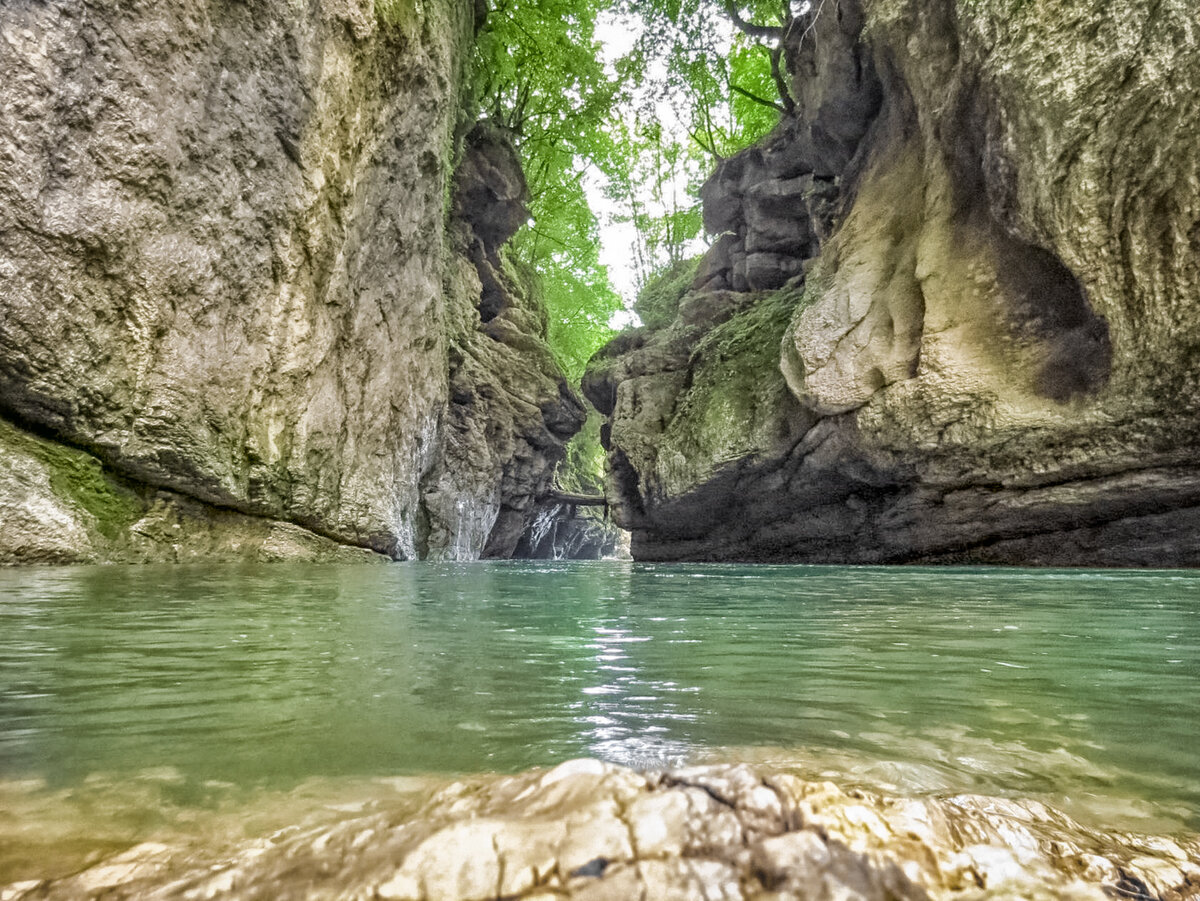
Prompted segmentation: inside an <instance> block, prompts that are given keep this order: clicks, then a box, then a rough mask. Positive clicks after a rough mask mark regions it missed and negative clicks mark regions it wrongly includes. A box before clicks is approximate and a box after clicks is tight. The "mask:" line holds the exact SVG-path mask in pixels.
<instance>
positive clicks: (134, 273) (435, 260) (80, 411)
mask: <svg viewBox="0 0 1200 901" xmlns="http://www.w3.org/2000/svg"><path fill="white" fill-rule="evenodd" d="M474 16H475V8H474V4H472V3H471V2H469V0H432V2H427V3H422V4H417V5H413V4H410V3H392V2H380V3H378V4H376V3H373V2H371V0H321V2H317V3H312V4H301V5H299V6H297V4H295V3H291V2H285V0H270V2H257V3H251V4H243V3H226V2H213V3H193V2H183V0H178V2H174V0H173V2H166V3H159V2H154V3H151V2H132V3H130V2H123V0H122V2H115V0H111V2H110V0H97V2H89V3H86V4H80V3H75V2H51V3H33V2H17V3H8V4H5V5H4V7H3V10H2V11H0V69H2V70H3V71H4V73H5V77H4V79H3V82H2V83H0V109H2V110H3V114H2V115H0V415H3V416H5V417H6V418H8V419H9V420H11V421H12V422H14V423H15V424H16V425H17V426H20V427H21V428H22V429H25V430H28V431H32V432H35V433H36V434H37V435H38V436H41V437H44V438H48V439H50V440H52V441H55V442H59V443H62V444H64V445H66V446H68V447H75V448H80V449H83V450H86V451H87V452H89V453H90V454H92V455H93V456H94V457H95V458H96V459H98V460H99V461H100V462H101V463H102V464H103V466H104V467H105V468H106V471H107V472H108V473H109V474H110V475H111V476H113V477H114V478H117V479H123V480H125V481H127V482H128V483H129V484H130V485H131V486H133V487H134V488H135V489H138V490H140V488H138V486H140V487H141V488H146V489H150V490H162V491H165V492H168V493H169V494H171V495H172V496H178V497H180V498H182V499H184V500H185V501H187V503H186V504H184V505H183V506H182V507H180V508H179V509H180V510H184V511H185V512H184V513H182V514H181V515H183V516H184V517H185V518H187V517H190V516H192V515H193V514H195V515H196V516H198V517H199V521H198V522H197V523H196V526H197V528H198V529H200V530H201V531H204V530H211V529H216V531H217V532H221V531H223V526H222V525H221V522H223V521H224V520H223V517H224V514H220V513H218V512H217V511H218V510H219V509H226V510H229V511H235V512H236V513H238V514H241V515H244V516H248V517H252V518H257V519H261V520H263V526H262V527H263V528H267V529H273V528H276V525H270V524H272V523H274V524H277V525H278V524H290V525H289V526H288V527H289V528H291V529H297V528H300V527H302V528H303V529H305V530H307V531H308V533H315V534H309V538H311V539H313V540H316V538H317V536H318V535H320V536H325V537H326V538H328V539H332V540H333V541H335V542H338V543H341V544H346V545H356V546H359V547H362V548H369V549H371V550H374V551H377V552H379V553H382V554H386V555H389V556H392V557H402V558H411V557H415V556H418V555H422V554H430V555H439V554H440V555H447V554H448V555H452V556H458V557H464V558H469V557H476V556H479V554H480V553H482V552H483V550H484V548H485V546H486V544H487V542H488V541H489V539H490V536H491V532H492V530H493V526H494V525H495V524H496V522H497V519H498V517H499V515H500V511H501V510H502V509H505V508H511V509H514V510H515V511H516V513H515V514H514V515H513V516H510V517H509V518H508V520H506V521H505V522H504V523H503V531H504V532H505V535H504V536H503V537H502V539H498V540H497V542H496V544H497V546H498V547H499V552H500V553H503V552H504V550H505V549H506V548H510V547H511V546H512V545H514V544H515V543H516V538H510V537H509V536H508V534H507V533H509V532H511V531H514V530H517V531H519V527H520V524H518V523H516V522H514V520H516V519H520V516H521V515H522V514H523V512H524V511H525V509H526V508H528V507H529V506H530V503H531V502H530V501H529V500H528V496H530V495H533V494H536V493H537V491H538V490H539V486H540V485H541V483H542V482H544V481H545V480H546V479H547V478H548V470H549V468H551V467H552V465H553V462H554V460H556V459H557V458H558V457H560V456H561V453H562V443H563V441H562V437H561V436H562V434H564V433H566V432H569V431H570V429H571V424H572V423H573V422H574V421H575V419H576V418H578V416H577V413H576V410H577V408H578V401H576V400H575V399H574V398H573V397H572V396H571V395H570V392H569V391H567V390H565V388H563V387H562V376H561V373H560V372H559V371H558V368H557V367H556V366H555V365H554V362H553V360H552V359H550V356H549V354H548V352H547V350H546V348H545V344H544V340H543V339H544V323H541V322H539V321H538V319H537V317H536V316H533V317H532V318H530V317H526V318H525V319H523V320H521V321H514V322H510V323H509V327H508V330H507V331H506V332H505V333H504V335H502V336H499V337H497V336H496V335H493V334H491V333H487V334H485V333H483V332H482V331H481V328H482V326H483V323H482V320H483V319H485V318H491V317H492V316H494V315H495V310H494V309H493V307H495V306H497V305H498V304H499V305H502V302H500V301H497V300H496V298H495V296H494V295H495V291H494V290H492V286H490V285H485V284H482V283H481V281H480V276H479V274H478V273H477V267H476V266H475V265H473V263H472V261H471V260H470V259H468V258H467V256H466V255H467V254H468V251H469V247H468V239H467V238H466V237H463V234H462V233H463V232H464V231H469V230H470V229H471V228H472V227H473V224H474V225H475V226H477V227H479V228H484V226H482V225H479V223H483V222H486V221H487V220H488V218H489V216H491V217H492V218H493V219H494V218H496V217H497V216H499V217H500V218H503V217H504V216H505V215H507V216H508V217H509V218H510V219H511V217H512V215H513V213H512V210H511V209H507V208H506V207H505V203H506V202H507V201H508V200H510V199H511V198H509V197H508V193H511V191H510V189H512V188H513V187H514V185H515V187H516V189H518V190H523V188H524V182H523V180H522V179H520V178H519V169H518V173H517V176H518V178H517V180H516V182H513V181H512V180H511V177H510V180H509V182H503V177H504V173H503V172H499V170H496V169H494V168H492V169H487V168H484V169H482V170H481V169H480V168H479V167H473V166H471V165H466V164H464V170H463V177H462V179H461V180H460V181H461V182H463V183H464V184H466V185H467V187H466V188H463V189H462V190H464V191H465V195H464V196H466V198H467V200H466V203H465V205H463V204H460V205H459V207H457V208H456V210H455V212H456V213H457V216H456V217H454V216H452V215H451V213H452V210H451V209H450V206H451V204H450V200H451V197H452V196H453V187H452V182H453V176H454V169H455V166H456V161H457V159H458V158H459V157H460V156H461V155H462V136H463V134H464V133H465V132H466V131H467V129H468V128H469V125H470V123H469V122H466V121H463V119H464V116H465V115H466V114H465V113H464V112H463V104H462V102H461V94H462V90H463V81H464V77H463V70H464V66H465V64H466V62H467V60H468V59H469V57H470V45H471V41H472V29H473V26H474ZM509 152H510V154H511V150H510V151H509ZM468 162H469V161H468ZM498 172H499V175H500V177H501V183H498V184H496V185H490V186H489V185H488V184H486V182H487V179H488V178H489V177H490V176H492V175H494V174H497V173H498ZM518 200H519V198H518ZM488 204H493V205H494V206H495V208H496V210H495V211H493V212H490V213H489V212H488V211H486V210H484V209H482V207H484V206H486V205H488ZM448 223H450V226H449V227H448V225H447V224H448ZM456 223H457V224H456ZM485 230H487V229H485ZM493 232H494V228H493V229H492V230H491V231H489V237H493V238H494V234H493ZM489 325H492V323H489ZM500 327H501V326H499V325H493V327H492V331H493V332H494V331H497V330H498V329H500ZM462 357H467V358H472V359H481V360H485V361H486V371H484V372H480V371H475V370H470V369H469V367H468V370H469V371H466V372H463V367H462V366H461V365H459V363H458V360H459V358H462ZM452 369H453V370H454V372H453V373H452ZM452 377H453V378H454V379H455V387H454V389H453V391H458V390H459V387H458V383H459V382H465V383H466V384H468V385H469V386H478V385H496V386H498V388H497V390H500V391H502V392H505V391H507V392H508V393H515V394H516V395H518V396H517V397H516V398H515V399H511V400H507V399H506V400H505V402H503V403H500V404H498V405H496V407H497V409H496V410H492V411H485V414H487V413H490V412H496V413H497V419H496V421H495V422H493V423H491V424H490V425H484V424H481V425H479V426H478V429H479V432H480V435H479V437H478V439H477V440H471V441H467V442H463V441H461V440H459V437H458V435H457V434H456V432H455V429H456V428H457V425H456V419H455V417H454V416H453V415H452V414H451V402H452V388H451V381H452ZM526 386H528V387H526ZM548 421H549V422H551V423H553V425H552V426H547V424H546V423H547V422H548ZM460 463H461V464H462V465H461V466H460V465H459V464H460ZM539 467H541V468H539ZM446 469H450V470H454V471H455V472H456V473H457V480H456V482H455V483H454V485H452V486H450V487H449V490H450V491H451V492H452V493H453V496H452V497H449V498H447V497H446V492H447V490H448V489H447V486H446V485H444V484H443V483H441V482H440V481H439V479H438V476H437V473H438V472H440V471H443V470H446ZM543 469H546V472H543V471H542V470H543ZM31 478H32V477H31ZM427 480H428V481H429V484H426V481H427ZM9 481H11V479H10V480H9ZM62 481H63V480H62V478H60V477H57V476H56V477H54V478H51V479H50V482H52V483H54V484H61V483H62ZM35 483H37V484H38V485H40V484H41V483H40V482H38V480H37V479H32V481H31V479H30V478H27V479H25V481H24V482H23V483H22V486H21V487H20V490H17V488H16V487H13V486H11V485H9V486H7V487H5V486H3V485H0V504H2V505H3V506H4V507H5V508H6V509H8V510H12V511H22V510H23V511H25V513H24V514H21V515H22V516H25V518H26V519H29V520H30V521H31V522H36V521H37V520H38V518H39V517H40V516H42V515H43V514H44V515H45V516H48V517H51V518H54V517H57V519H56V520H55V521H58V519H61V518H62V517H61V516H59V513H61V512H62V511H61V510H58V511H57V512H55V510H53V509H52V508H57V507H61V506H62V504H63V503H64V498H63V496H62V495H61V493H60V492H55V491H49V492H47V491H45V490H42V489H40V488H38V489H36V490H35V488H34V487H33V486H34V484H35ZM9 489H12V490H9ZM68 501H69V499H68ZM464 510H469V511H471V512H472V515H462V511H464ZM38 511H41V512H40V513H39V512H38ZM25 514H28V515H27V516H26V515H25ZM14 515H16V514H15V513H14ZM226 519H227V517H226ZM13 522H15V520H14V519H9V520H8V524H6V525H5V526H3V527H0V561H13V560H20V561H24V562H33V561H36V560H39V559H41V560H51V559H55V560H66V559H71V557H72V553H74V556H75V557H77V558H79V559H101V560H103V559H129V558H130V557H129V555H126V554H124V553H123V552H120V550H119V548H118V545H120V544H122V542H123V541H124V538H122V539H121V540H120V541H117V542H116V544H114V543H113V542H112V541H109V542H107V543H106V542H105V541H91V542H89V541H87V540H85V539H84V538H81V540H82V541H83V543H82V544H80V545H78V546H75V548H74V552H72V551H71V547H72V546H73V545H74V539H72V538H71V537H70V536H69V534H68V532H69V530H64V531H63V532H61V534H60V539H61V543H62V544H63V548H64V549H65V550H64V549H60V550H62V553H59V552H58V551H54V552H51V553H48V554H46V555H42V556H40V557H39V556H38V555H37V554H36V553H33V552H32V551H31V549H30V545H29V542H28V541H27V540H26V536H25V530H23V529H18V528H16V527H15V526H13V525H12V523H13ZM64 522H65V520H64ZM85 525H86V524H85ZM84 531H85V532H86V531H87V529H86V528H85V530H84ZM76 537H77V538H79V537H80V536H79V535H77V536H76ZM306 540H307V539H306ZM319 543H320V542H318V544H319ZM164 555H165V556H168V557H169V556H170V554H169V553H166V552H165V553H164ZM137 556H138V555H136V554H135V555H134V558H137ZM300 556H305V554H303V553H301V554H300Z"/></svg>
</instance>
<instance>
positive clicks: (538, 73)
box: [475, 0, 791, 378]
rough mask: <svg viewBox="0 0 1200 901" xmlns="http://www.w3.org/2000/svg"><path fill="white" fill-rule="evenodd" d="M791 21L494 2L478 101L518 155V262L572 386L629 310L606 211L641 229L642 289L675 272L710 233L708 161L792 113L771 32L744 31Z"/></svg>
mask: <svg viewBox="0 0 1200 901" xmlns="http://www.w3.org/2000/svg"><path fill="white" fill-rule="evenodd" d="M790 15H791V9H790V7H788V6H787V5H786V4H784V5H782V6H781V5H780V4H778V3H774V2H762V0H758V2H755V3H754V4H752V5H750V6H748V7H747V6H743V7H741V8H736V7H734V6H733V5H732V3H729V2H717V0H652V2H647V3H642V2H638V3H633V2H631V0H585V2H573V0H498V2H496V3H495V4H494V6H493V7H492V8H491V9H490V11H489V13H488V16H487V20H486V23H485V25H484V27H483V28H482V30H481V31H480V34H479V37H478V42H477V59H476V66H475V69H476V86H475V87H476V96H477V98H478V101H479V104H480V107H481V110H482V112H483V114H484V115H485V116H486V117H487V118H489V119H490V120H491V121H493V122H495V123H497V124H499V125H501V126H503V127H505V128H506V129H508V131H509V132H510V133H511V134H512V135H513V138H514V140H515V142H516V144H517V147H518V149H519V151H520V153H521V156H522V159H523V162H524V165H525V171H526V177H527V179H528V181H529V187H530V195H531V200H530V212H531V219H530V222H529V224H528V225H526V226H525V227H524V228H523V229H522V230H521V231H520V232H519V233H518V235H517V236H516V237H515V238H514V239H513V242H512V251H513V253H514V255H515V257H516V259H518V260H520V261H521V262H523V263H524V264H526V265H528V266H530V267H532V268H533V269H534V270H535V271H537V272H538V273H539V274H540V275H541V277H542V280H543V283H544V287H545V298H546V303H547V307H548V309H549V314H550V341H551V345H552V346H553V347H554V349H555V352H556V354H557V355H558V357H559V360H560V362H561V363H562V365H563V367H564V369H566V370H567V372H568V374H569V375H570V376H572V377H573V378H578V376H579V375H580V374H581V373H582V371H583V367H584V366H585V365H586V363H587V360H588V359H589V358H590V357H591V355H592V354H593V353H594V352H595V351H596V350H597V349H598V348H599V347H600V346H601V345H602V344H604V343H605V342H606V341H607V340H608V339H609V338H610V337H611V336H612V329H611V328H610V325H609V323H610V321H611V320H612V317H613V314H614V313H616V312H617V311H619V310H620V309H621V308H622V305H623V304H622V300H621V297H620V296H619V295H618V293H617V291H616V290H615V289H614V287H613V282H612V279H611V277H610V273H609V272H608V270H607V269H606V267H605V266H604V265H602V264H601V262H600V255H599V223H600V218H599V217H600V214H601V211H599V210H597V208H596V206H597V199H598V198H600V197H601V196H603V197H605V198H606V200H607V203H608V204H610V205H611V208H610V210H609V211H608V215H609V216H611V217H614V218H615V219H616V220H617V221H619V222H624V223H627V224H628V226H630V227H631V228H632V231H633V233H634V235H635V242H634V247H633V249H632V253H631V256H632V259H631V261H630V265H631V266H632V268H633V269H634V271H635V274H636V277H637V282H638V286H639V287H642V286H644V285H645V284H646V282H647V280H648V279H649V278H650V276H651V275H652V274H654V273H655V272H656V271H657V270H659V269H661V268H662V267H664V266H674V265H678V264H679V263H680V261H681V260H683V259H684V258H685V257H686V256H687V255H688V251H687V248H688V245H689V242H692V241H694V240H695V239H696V238H697V237H698V235H699V234H700V231H701V226H700V211H699V203H698V201H697V199H696V195H697V191H698V189H699V185H700V183H701V182H702V181H703V179H704V178H705V177H707V175H708V172H709V170H710V169H711V165H712V162H713V158H714V156H715V157H723V156H727V155H729V154H730V153H733V152H736V151H737V150H739V149H741V148H742V147H745V146H747V145H749V144H750V143H753V142H754V141H755V140H757V139H758V138H759V137H761V136H762V135H763V134H765V133H766V132H767V131H769V130H770V129H771V128H772V127H774V125H775V124H776V122H777V121H778V118H779V115H780V110H781V109H782V108H783V105H782V104H781V103H779V102H778V101H777V100H776V99H773V98H778V97H779V96H780V94H779V91H780V90H782V88H780V87H779V86H778V84H777V79H776V78H775V74H777V66H773V60H774V61H775V62H777V56H778V41H777V40H776V41H774V42H772V41H770V40H765V41H764V34H765V30H769V29H767V27H766V26H755V27H757V28H758V30H757V31H756V30H755V27H751V28H750V29H748V30H747V28H746V27H745V26H746V25H747V24H748V23H749V22H751V21H754V22H759V21H778V22H780V23H782V22H784V21H785V19H786V17H789V16H790ZM733 22H737V23H740V25H739V27H738V28H733V27H731V23H733ZM776 27H780V26H771V28H776ZM605 35H607V36H609V42H610V43H615V41H616V38H617V37H618V36H621V37H622V39H623V40H625V42H626V47H625V48H622V49H623V50H624V52H623V53H621V54H619V55H617V54H615V53H614V52H613V49H614V48H612V47H609V48H607V49H606V47H605V45H604V43H603V42H602V40H601V37H602V36H605ZM630 35H636V38H635V39H634V40H632V41H629V40H628V36H630ZM773 69H774V70H776V71H775V73H774V74H773Z"/></svg>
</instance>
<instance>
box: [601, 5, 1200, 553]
mask: <svg viewBox="0 0 1200 901" xmlns="http://www.w3.org/2000/svg"><path fill="white" fill-rule="evenodd" d="M786 50H787V53H786V56H787V59H788V62H789V68H790V71H791V73H792V93H793V94H794V96H795V99H796V115H795V116H794V117H791V118H788V119H787V120H786V121H785V122H784V123H783V124H782V125H781V126H780V128H779V129H778V130H777V131H776V132H775V133H774V134H772V135H771V136H770V137H769V138H768V139H767V140H766V141H765V142H763V143H762V144H761V145H760V146H758V147H755V148H752V149H750V150H748V151H746V152H744V153H742V154H740V155H739V156H737V157H735V158H733V159H731V160H727V161H725V162H724V163H722V165H721V166H720V167H719V169H718V170H717V172H716V173H715V174H714V176H713V177H712V179H711V180H710V181H709V183H708V184H707V185H706V186H705V189H704V191H703V193H702V197H703V200H704V211H705V223H706V226H707V228H708V230H709V231H710V232H711V233H712V234H714V235H715V236H716V237H717V240H716V241H715V243H714V245H713V247H712V249H711V250H710V251H709V252H708V254H707V255H706V258H705V260H704V261H703V263H702V265H701V267H700V271H699V274H698V276H697V278H696V281H695V283H694V284H693V286H692V289H691V291H690V292H688V293H687V294H686V295H685V296H683V297H682V298H681V300H680V304H679V309H678V314H677V316H676V317H675V319H674V321H673V322H671V323H670V324H669V325H668V326H666V327H664V328H658V329H645V330H641V331H639V332H635V333H631V334H628V335H625V336H622V337H621V338H619V339H618V340H617V341H616V342H614V343H613V344H612V345H610V346H609V347H608V348H607V349H606V350H604V351H602V352H601V354H600V355H598V357H597V359H596V360H594V361H593V364H592V366H591V369H590V372H589V375H588V378H587V379H586V381H585V390H586V391H587V392H588V394H589V396H590V397H591V398H592V400H593V401H594V402H595V403H596V404H597V406H598V407H600V408H601V409H602V410H603V411H604V412H606V413H608V414H610V415H611V423H610V426H609V430H610V439H609V440H610V462H611V465H612V479H611V481H610V486H609V490H610V494H611V495H612V497H611V500H612V502H613V504H614V506H615V507H616V509H617V511H618V516H619V519H620V520H621V521H622V522H623V524H625V525H627V526H628V527H630V528H632V529H633V530H634V547H633V549H634V555H635V557H638V558H642V559H713V560H733V559H744V560H781V561H844V562H918V561H930V562H954V561H963V562H965V561H985V562H1010V563H1036V564H1081V563H1090V564H1100V565H1106V564H1113V565H1122V564H1125V565H1136V564H1153V565H1172V564H1180V565H1196V564H1200V533H1198V531H1197V528H1198V527H1200V459H1198V458H1197V456H1196V452H1195V445H1196V437H1197V433H1198V431H1200V429H1198V425H1200V410H1198V408H1197V403H1196V398H1197V387H1198V385H1197V382H1198V381H1200V365H1198V361H1200V312H1197V306H1196V301H1197V298H1198V295H1200V155H1197V153H1196V151H1195V147H1196V140H1197V128H1196V124H1195V123H1196V122H1197V121H1200V115H1198V114H1200V91H1197V89H1196V88H1195V85H1196V84H1197V83H1198V82H1197V79H1198V78H1200V28H1198V26H1197V21H1196V18H1195V14H1194V10H1193V9H1192V8H1191V7H1190V6H1189V5H1188V4H1186V3H1183V2H1181V0H1118V2H1115V3H1112V2H1096V0H1061V2H1039V3H1030V2H1011V0H897V2H893V0H888V2H883V0H862V2H861V3H860V2H859V0H826V2H820V3H813V4H812V6H811V11H810V12H809V13H807V14H806V15H805V16H804V17H802V18H801V19H799V20H797V23H796V24H795V25H794V27H793V28H792V29H791V31H790V32H789V34H788V36H787V41H786Z"/></svg>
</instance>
